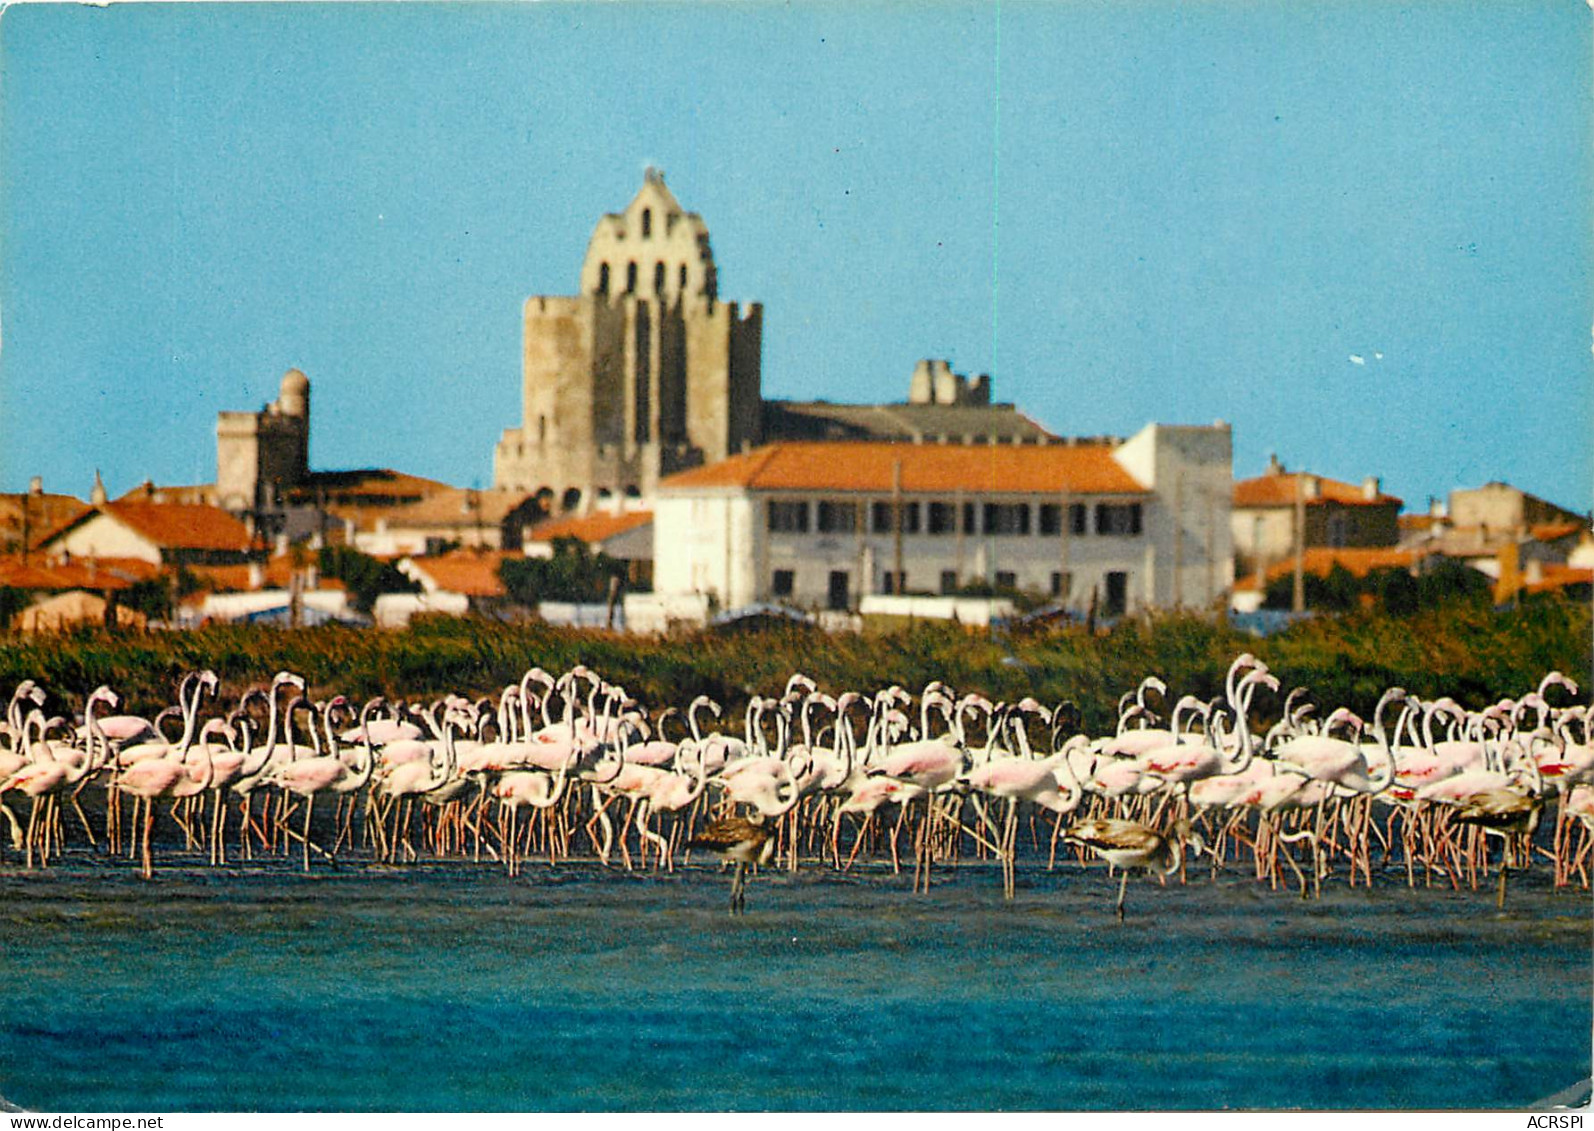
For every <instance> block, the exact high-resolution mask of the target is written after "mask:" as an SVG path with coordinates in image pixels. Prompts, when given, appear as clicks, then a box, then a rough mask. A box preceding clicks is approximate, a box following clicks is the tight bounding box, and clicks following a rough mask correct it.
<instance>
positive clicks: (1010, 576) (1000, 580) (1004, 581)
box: [996, 569, 1018, 589]
mask: <svg viewBox="0 0 1594 1131" xmlns="http://www.w3.org/2000/svg"><path fill="white" fill-rule="evenodd" d="M996 587H997V588H998V589H1017V588H1018V574H1016V573H1013V572H1011V571H1009V570H1005V569H999V570H997V571H996Z"/></svg>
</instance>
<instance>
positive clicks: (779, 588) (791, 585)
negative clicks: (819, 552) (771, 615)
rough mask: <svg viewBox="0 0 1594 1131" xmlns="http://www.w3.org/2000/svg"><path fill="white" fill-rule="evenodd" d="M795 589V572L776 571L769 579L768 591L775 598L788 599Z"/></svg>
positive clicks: (786, 570)
mask: <svg viewBox="0 0 1594 1131" xmlns="http://www.w3.org/2000/svg"><path fill="white" fill-rule="evenodd" d="M796 588H797V571H796V570H790V569H777V570H776V571H775V576H774V578H772V579H771V583H770V586H769V591H770V593H771V594H772V595H773V596H776V597H790V596H791V595H792V593H793V591H794V590H796Z"/></svg>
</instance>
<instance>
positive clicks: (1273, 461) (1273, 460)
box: [1267, 452, 1284, 475]
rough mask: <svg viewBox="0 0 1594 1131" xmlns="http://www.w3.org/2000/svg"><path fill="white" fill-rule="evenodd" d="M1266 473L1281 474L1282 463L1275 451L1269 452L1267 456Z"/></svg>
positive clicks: (1282, 472)
mask: <svg viewBox="0 0 1594 1131" xmlns="http://www.w3.org/2000/svg"><path fill="white" fill-rule="evenodd" d="M1267 473H1268V474H1269V475H1283V474H1284V465H1283V464H1282V463H1280V462H1279V454H1278V453H1277V452H1269V453H1268V456H1267Z"/></svg>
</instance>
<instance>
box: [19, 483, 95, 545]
mask: <svg viewBox="0 0 1594 1131" xmlns="http://www.w3.org/2000/svg"><path fill="white" fill-rule="evenodd" d="M88 509H89V507H88V504H87V503H85V502H82V501H81V500H79V499H75V498H73V497H72V496H71V495H51V494H45V493H43V492H41V493H39V494H37V495H35V494H31V493H29V494H5V495H0V541H7V542H15V543H17V544H19V545H20V544H21V541H22V528H23V526H24V522H23V519H24V517H26V519H27V521H26V526H27V530H28V544H29V546H30V547H31V546H37V545H38V544H39V543H40V542H41V541H43V536H44V535H47V534H49V533H50V532H51V531H52V530H56V529H57V528H59V527H61V526H64V525H65V524H66V523H68V522H71V521H72V520H73V519H74V518H76V517H77V516H78V515H80V514H82V513H83V512H84V511H86V510H88ZM24 512H25V514H24Z"/></svg>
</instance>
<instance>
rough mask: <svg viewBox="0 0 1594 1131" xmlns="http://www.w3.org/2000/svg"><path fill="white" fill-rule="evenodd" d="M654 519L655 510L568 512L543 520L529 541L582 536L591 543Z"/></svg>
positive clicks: (534, 528)
mask: <svg viewBox="0 0 1594 1131" xmlns="http://www.w3.org/2000/svg"><path fill="white" fill-rule="evenodd" d="M652 521H653V512H652V511H627V512H625V513H623V514H613V513H611V512H608V511H598V512H595V513H593V514H584V515H566V516H564V517H562V518H552V519H549V520H548V521H547V522H543V523H539V524H538V525H537V526H534V527H533V528H532V529H530V530H528V531H527V532H526V538H525V540H526V541H527V542H552V541H553V540H554V539H555V538H579V539H581V541H583V542H585V543H587V544H588V545H589V546H590V545H594V544H596V543H599V542H603V541H606V540H607V539H610V538H613V537H614V536H615V535H616V534H624V533H625V532H626V531H628V530H635V529H636V528H637V527H639V526H646V525H647V524H648V523H650V522H652Z"/></svg>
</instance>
